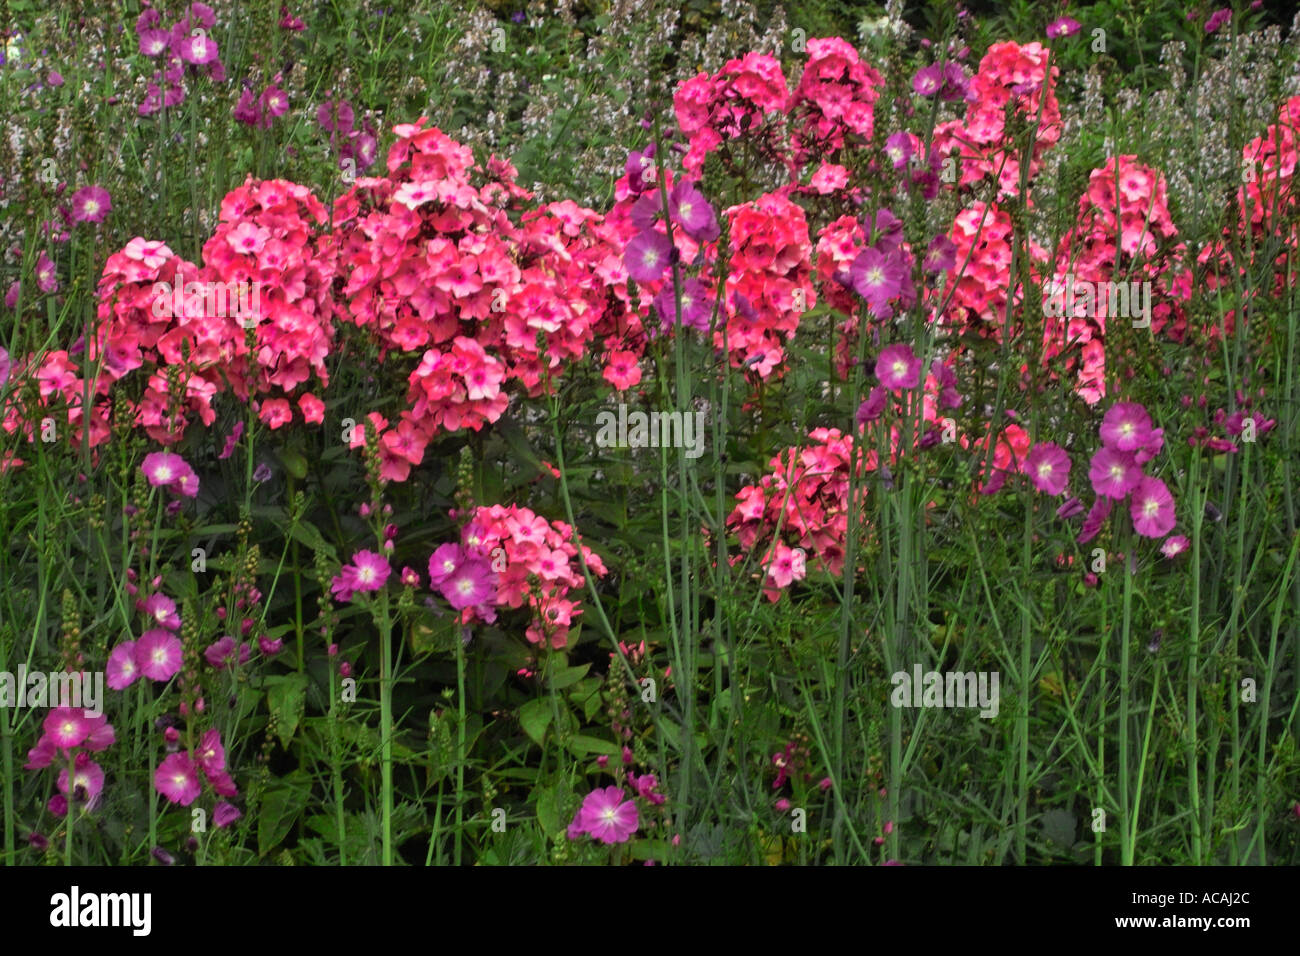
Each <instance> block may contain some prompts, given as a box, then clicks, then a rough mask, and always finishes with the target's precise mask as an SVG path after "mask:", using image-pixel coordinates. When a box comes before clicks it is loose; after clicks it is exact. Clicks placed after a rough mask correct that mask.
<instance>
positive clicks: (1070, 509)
mask: <svg viewBox="0 0 1300 956" xmlns="http://www.w3.org/2000/svg"><path fill="white" fill-rule="evenodd" d="M1082 513H1083V502H1082V501H1080V500H1079V499H1078V498H1074V497H1070V498H1066V499H1065V501H1063V502H1062V503H1061V507H1059V508H1057V509H1056V517H1058V518H1060V519H1061V520H1062V521H1066V520H1068V519H1070V518H1073V517H1074V516H1075V515H1078V514H1082Z"/></svg>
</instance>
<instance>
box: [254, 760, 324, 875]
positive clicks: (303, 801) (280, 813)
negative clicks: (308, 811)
mask: <svg viewBox="0 0 1300 956" xmlns="http://www.w3.org/2000/svg"><path fill="white" fill-rule="evenodd" d="M310 793H311V784H310V781H309V780H308V779H307V775H306V774H305V773H303V772H302V771H294V772H293V773H291V774H289V775H288V776H287V777H284V778H283V782H282V783H281V785H280V786H278V787H275V788H274V789H270V790H267V791H266V792H265V793H264V794H262V802H261V805H260V806H259V807H258V810H257V854H258V856H266V854H267V853H269V852H270V851H272V850H274V849H275V848H276V847H277V846H279V844H280V841H281V840H283V839H284V838H285V837H286V836H287V835H288V833H289V831H290V830H291V829H292V828H293V824H294V821H296V820H297V819H298V815H299V814H300V813H302V811H303V808H304V807H306V806H307V798H308V797H309V796H310Z"/></svg>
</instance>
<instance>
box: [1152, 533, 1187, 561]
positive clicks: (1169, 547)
mask: <svg viewBox="0 0 1300 956" xmlns="http://www.w3.org/2000/svg"><path fill="white" fill-rule="evenodd" d="M1190 545H1191V542H1190V541H1188V540H1187V538H1186V537H1185V536H1183V535H1181V534H1174V535H1170V536H1169V537H1167V538H1165V543H1164V544H1162V545H1161V546H1160V553H1161V554H1163V555H1164V556H1165V557H1166V558H1176V557H1178V556H1179V555H1180V554H1182V553H1183V552H1184V551H1186V550H1187V549H1188V547H1189V546H1190Z"/></svg>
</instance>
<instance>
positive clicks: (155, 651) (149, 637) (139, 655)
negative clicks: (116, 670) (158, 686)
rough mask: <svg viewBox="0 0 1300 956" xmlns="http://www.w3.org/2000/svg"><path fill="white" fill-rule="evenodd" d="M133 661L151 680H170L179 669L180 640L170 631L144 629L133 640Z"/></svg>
mask: <svg viewBox="0 0 1300 956" xmlns="http://www.w3.org/2000/svg"><path fill="white" fill-rule="evenodd" d="M135 663H136V666H138V667H139V668H140V673H141V674H143V675H144V676H145V677H148V678H150V679H151V680H171V679H172V678H173V677H174V676H176V674H177V673H179V671H180V669H181V663H182V660H181V642H180V638H178V637H177V636H176V635H175V634H173V633H171V632H170V631H164V630H161V629H154V630H152V631H145V632H144V633H143V634H141V635H140V639H139V640H138V641H136V642H135Z"/></svg>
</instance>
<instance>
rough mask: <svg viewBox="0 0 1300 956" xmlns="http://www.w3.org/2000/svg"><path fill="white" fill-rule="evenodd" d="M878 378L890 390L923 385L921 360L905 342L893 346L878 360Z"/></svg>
mask: <svg viewBox="0 0 1300 956" xmlns="http://www.w3.org/2000/svg"><path fill="white" fill-rule="evenodd" d="M876 378H878V379H880V384H881V385H883V386H884V387H885V388H888V389H895V388H916V386H918V385H920V384H921V360H920V359H919V358H917V357H916V354H915V353H914V352H913V351H912V347H911V346H910V345H908V344H907V343H905V342H902V343H899V344H898V345H891V346H889V347H888V348H887V349H885V350H884V351H882V352H881V353H880V355H879V356H878V357H877V358H876Z"/></svg>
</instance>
